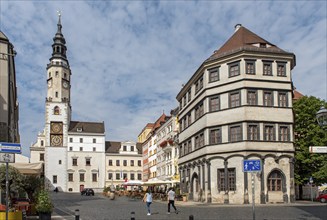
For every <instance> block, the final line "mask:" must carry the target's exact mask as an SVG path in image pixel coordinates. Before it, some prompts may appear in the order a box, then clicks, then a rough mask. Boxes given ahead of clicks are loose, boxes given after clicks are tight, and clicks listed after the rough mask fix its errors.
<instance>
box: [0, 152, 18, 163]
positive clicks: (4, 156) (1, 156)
mask: <svg viewBox="0 0 327 220" xmlns="http://www.w3.org/2000/svg"><path fill="white" fill-rule="evenodd" d="M0 162H2V163H15V154H10V153H0Z"/></svg>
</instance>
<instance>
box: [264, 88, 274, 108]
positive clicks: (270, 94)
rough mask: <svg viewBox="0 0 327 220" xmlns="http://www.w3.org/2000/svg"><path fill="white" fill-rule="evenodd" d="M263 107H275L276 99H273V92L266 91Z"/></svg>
mask: <svg viewBox="0 0 327 220" xmlns="http://www.w3.org/2000/svg"><path fill="white" fill-rule="evenodd" d="M263 105H264V106H273V105H274V99H273V92H272V91H264V92H263Z"/></svg>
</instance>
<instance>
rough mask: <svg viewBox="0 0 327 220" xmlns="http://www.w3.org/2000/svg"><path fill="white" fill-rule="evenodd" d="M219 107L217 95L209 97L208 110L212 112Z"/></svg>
mask: <svg viewBox="0 0 327 220" xmlns="http://www.w3.org/2000/svg"><path fill="white" fill-rule="evenodd" d="M219 109H220V102H219V96H214V97H210V98H209V111H210V112H214V111H218V110H219Z"/></svg>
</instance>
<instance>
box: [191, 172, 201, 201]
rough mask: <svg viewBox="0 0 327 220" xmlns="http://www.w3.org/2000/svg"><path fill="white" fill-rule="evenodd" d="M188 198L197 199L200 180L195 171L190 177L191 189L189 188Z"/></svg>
mask: <svg viewBox="0 0 327 220" xmlns="http://www.w3.org/2000/svg"><path fill="white" fill-rule="evenodd" d="M190 191H191V192H190V197H191V198H190V199H193V201H196V202H197V201H199V199H200V198H199V191H200V180H199V176H198V174H197V173H195V172H194V173H193V175H192V178H191V189H190Z"/></svg>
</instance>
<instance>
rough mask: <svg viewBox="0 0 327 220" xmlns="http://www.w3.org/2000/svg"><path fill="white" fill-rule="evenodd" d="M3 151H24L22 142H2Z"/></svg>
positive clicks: (0, 147) (0, 145)
mask: <svg viewBox="0 0 327 220" xmlns="http://www.w3.org/2000/svg"><path fill="white" fill-rule="evenodd" d="M0 152H1V153H17V154H20V153H22V150H21V146H20V144H17V143H5V142H0Z"/></svg>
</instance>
